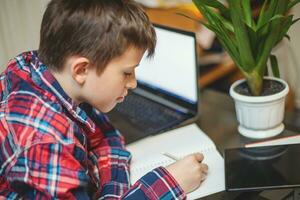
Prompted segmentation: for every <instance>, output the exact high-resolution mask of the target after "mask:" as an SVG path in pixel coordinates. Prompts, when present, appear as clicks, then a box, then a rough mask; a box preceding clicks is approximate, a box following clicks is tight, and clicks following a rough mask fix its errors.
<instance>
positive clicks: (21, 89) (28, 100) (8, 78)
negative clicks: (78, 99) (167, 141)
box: [0, 52, 186, 199]
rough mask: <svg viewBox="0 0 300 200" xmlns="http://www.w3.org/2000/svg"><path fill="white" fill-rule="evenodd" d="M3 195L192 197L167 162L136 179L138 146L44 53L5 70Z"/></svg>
mask: <svg viewBox="0 0 300 200" xmlns="http://www.w3.org/2000/svg"><path fill="white" fill-rule="evenodd" d="M0 99H1V101H0V105H1V107H0V149H1V150H0V199H2V197H4V198H7V199H20V198H24V199H90V198H92V199H184V198H186V195H185V193H184V192H183V191H182V189H181V188H180V187H179V185H178V183H177V182H176V181H175V179H174V178H173V177H172V176H171V175H170V174H169V173H168V171H167V170H166V169H165V168H163V167H159V168H156V169H154V170H153V171H151V172H149V173H148V174H146V175H145V176H143V177H142V178H141V179H140V180H139V181H137V182H136V183H135V184H134V185H133V186H130V184H129V161H130V157H131V155H130V153H129V152H128V151H126V150H125V146H124V142H123V138H122V136H121V135H120V134H119V132H118V131H116V130H115V129H114V128H113V127H112V126H111V124H110V123H109V122H108V119H107V118H106V116H104V115H103V114H101V113H100V112H98V111H97V110H95V109H93V108H92V107H90V106H89V105H87V104H85V105H82V106H80V107H79V106H77V105H76V104H75V103H74V102H73V101H72V99H71V98H70V97H69V96H67V94H66V93H65V92H64V91H63V89H62V88H61V87H60V85H59V83H58V82H57V81H56V80H55V79H54V77H53V76H52V74H51V73H50V71H49V70H47V67H46V66H45V65H44V64H42V63H41V62H40V61H39V60H38V57H37V52H26V53H23V54H21V55H19V56H18V57H16V58H15V59H13V60H11V61H10V62H9V64H8V68H7V69H6V70H5V71H4V72H3V73H2V74H1V76H0Z"/></svg>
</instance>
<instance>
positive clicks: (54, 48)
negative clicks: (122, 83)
mask: <svg viewBox="0 0 300 200" xmlns="http://www.w3.org/2000/svg"><path fill="white" fill-rule="evenodd" d="M155 44H156V35H155V31H154V28H153V26H152V24H151V23H150V21H149V19H148V17H147V15H146V14H145V12H144V11H143V9H142V8H141V7H140V6H139V5H138V4H137V3H135V2H134V1H132V0H52V1H51V2H50V3H49V4H48V6H47V9H46V11H45V13H44V16H43V20H42V25H41V32H40V46H39V50H38V55H39V58H40V60H41V61H42V62H43V63H44V64H45V65H46V66H47V67H49V68H50V69H52V70H55V71H59V70H61V69H62V68H63V66H64V63H65V60H66V59H67V58H68V57H70V56H73V55H80V56H84V57H86V58H88V59H89V60H90V61H91V63H92V64H93V65H95V66H97V67H98V68H99V69H100V71H101V70H102V69H103V68H104V67H105V66H106V65H107V64H108V62H109V61H110V60H111V59H113V58H115V57H118V56H120V55H122V54H123V53H124V52H125V50H126V49H127V48H128V47H130V46H133V47H136V48H139V49H143V50H147V51H148V55H147V56H148V57H149V56H152V55H153V54H154V50H155Z"/></svg>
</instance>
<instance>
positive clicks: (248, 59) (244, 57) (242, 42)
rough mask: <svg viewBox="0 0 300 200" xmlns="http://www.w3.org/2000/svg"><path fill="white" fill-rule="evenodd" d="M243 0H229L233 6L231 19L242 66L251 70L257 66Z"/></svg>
mask: <svg viewBox="0 0 300 200" xmlns="http://www.w3.org/2000/svg"><path fill="white" fill-rule="evenodd" d="M241 1H243V0H228V2H229V6H230V7H231V10H230V11H231V12H230V14H231V20H232V22H233V26H234V32H235V36H236V41H237V47H238V51H239V53H240V57H241V62H242V66H243V67H244V68H245V69H247V70H250V69H251V68H253V67H254V66H255V60H254V58H253V55H252V52H251V46H250V41H249V36H248V34H247V29H246V26H245V24H244V22H243V11H242V5H241Z"/></svg>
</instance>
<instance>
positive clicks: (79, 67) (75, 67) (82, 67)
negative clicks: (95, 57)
mask: <svg viewBox="0 0 300 200" xmlns="http://www.w3.org/2000/svg"><path fill="white" fill-rule="evenodd" d="M90 67H91V66H90V61H89V60H88V59H87V58H84V57H76V58H73V60H72V62H71V74H72V77H73V79H74V80H75V81H76V82H77V83H78V84H79V85H82V84H84V82H85V80H86V78H87V74H88V71H89V68H90Z"/></svg>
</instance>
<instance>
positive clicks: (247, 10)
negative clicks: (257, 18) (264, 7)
mask: <svg viewBox="0 0 300 200" xmlns="http://www.w3.org/2000/svg"><path fill="white" fill-rule="evenodd" d="M242 8H243V13H244V19H245V22H246V24H247V25H248V26H249V27H253V25H254V21H253V19H252V10H251V4H250V0H243V1H242Z"/></svg>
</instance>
